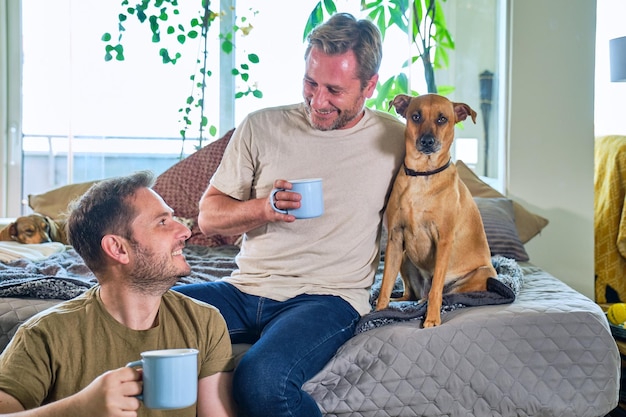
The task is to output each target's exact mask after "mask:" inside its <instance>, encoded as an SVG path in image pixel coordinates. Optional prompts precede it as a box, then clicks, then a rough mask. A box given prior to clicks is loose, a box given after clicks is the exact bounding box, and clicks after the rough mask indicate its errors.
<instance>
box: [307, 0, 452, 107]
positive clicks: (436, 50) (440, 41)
mask: <svg viewBox="0 0 626 417" xmlns="http://www.w3.org/2000/svg"><path fill="white" fill-rule="evenodd" d="M442 1H445V0H413V1H410V0H373V1H371V0H370V1H367V0H361V11H363V12H365V13H366V14H367V17H368V18H369V19H370V20H371V21H372V22H374V23H375V24H376V25H377V26H378V29H379V30H380V32H381V35H382V37H383V39H384V38H385V35H386V33H387V31H388V30H389V29H391V28H393V27H396V28H397V29H399V30H401V31H402V32H404V33H405V34H406V35H407V37H408V39H410V40H411V44H412V47H413V50H414V51H415V55H413V56H410V57H409V58H408V59H407V60H406V61H405V62H404V64H403V68H404V69H405V71H403V72H400V73H399V74H397V75H394V76H392V77H390V78H389V79H388V80H386V81H384V82H380V83H379V85H378V86H377V90H378V94H377V96H376V98H373V99H370V100H369V101H368V103H367V104H368V105H369V106H371V107H374V108H378V109H383V110H387V107H388V104H387V103H388V102H389V101H390V100H391V99H393V97H395V96H396V95H397V94H401V93H402V94H407V93H410V94H417V92H415V91H413V90H411V88H410V85H409V77H408V76H407V71H408V69H410V67H411V65H413V64H415V63H416V62H417V61H421V62H422V65H423V67H424V77H425V81H426V86H427V90H428V92H429V93H439V94H447V93H449V92H451V91H452V89H453V88H452V87H444V86H439V87H438V86H437V83H436V81H435V69H442V68H447V67H448V64H449V56H448V51H450V50H453V49H454V40H453V39H452V36H451V35H450V32H449V31H448V29H447V27H446V21H445V16H444V13H443V8H442V4H441V2H442ZM336 12H337V5H336V4H335V1H334V0H321V1H319V2H318V3H317V4H316V5H315V7H314V8H313V11H312V12H311V14H310V15H309V19H308V21H307V23H306V26H305V28H304V35H303V38H304V39H306V37H307V36H308V34H309V33H310V32H311V31H312V30H313V28H314V27H315V26H317V25H318V24H320V23H321V22H323V21H324V20H325V19H326V17H327V16H329V15H332V14H334V13H336Z"/></svg>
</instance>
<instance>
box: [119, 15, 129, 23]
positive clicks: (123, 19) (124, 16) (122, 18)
mask: <svg viewBox="0 0 626 417" xmlns="http://www.w3.org/2000/svg"><path fill="white" fill-rule="evenodd" d="M117 19H118V20H119V21H120V22H125V21H126V19H128V17H127V16H126V15H125V14H123V13H120V14H118V15H117Z"/></svg>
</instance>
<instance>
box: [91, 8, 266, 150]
mask: <svg viewBox="0 0 626 417" xmlns="http://www.w3.org/2000/svg"><path fill="white" fill-rule="evenodd" d="M186 1H189V0H186ZM199 3H200V4H199V7H198V10H197V13H196V14H195V16H193V17H191V18H190V19H189V18H184V17H182V16H181V11H180V6H179V1H178V0H141V1H140V2H139V3H137V4H134V5H131V4H130V2H129V1H128V0H123V1H122V2H121V7H122V9H123V11H122V12H120V13H119V14H118V25H117V37H116V38H115V40H113V39H114V38H113V36H112V35H111V34H110V33H108V32H107V33H104V34H103V35H102V41H103V42H105V47H104V50H105V55H104V60H105V61H113V60H116V61H124V60H125V56H124V45H123V42H122V41H123V35H124V32H125V31H126V24H127V22H128V20H129V18H132V17H134V18H135V19H136V20H137V21H138V22H139V23H140V24H144V25H147V26H148V27H149V30H150V36H151V40H152V42H153V43H161V42H163V40H164V38H168V39H173V40H175V42H173V43H174V44H179V45H183V44H185V43H186V42H188V41H196V40H199V41H200V42H201V49H200V56H199V57H197V58H196V64H197V70H196V73H195V74H192V75H191V76H190V81H191V84H192V88H191V93H190V95H189V96H188V97H187V98H186V99H185V105H184V106H183V107H181V108H180V109H179V110H178V111H179V113H180V114H181V119H180V122H181V124H182V128H181V129H180V132H179V133H180V135H181V137H182V139H183V147H184V141H185V139H186V138H187V134H188V131H189V129H190V128H191V127H192V126H193V125H194V123H195V124H196V128H197V132H198V139H199V144H198V148H201V147H202V142H203V139H204V137H205V132H206V131H207V130H208V133H209V134H210V135H211V136H213V137H215V136H216V134H217V128H216V127H215V125H212V124H211V125H210V121H209V119H208V118H207V116H206V115H205V96H206V88H207V77H210V76H211V75H212V71H211V69H210V68H209V67H208V66H207V63H208V56H209V52H210V51H209V46H208V45H209V44H208V40H209V39H208V38H209V37H208V33H209V29H210V27H211V25H212V24H213V23H214V22H215V21H216V20H218V19H219V18H220V16H221V13H218V12H214V11H213V10H212V9H211V7H210V6H211V2H210V0H199ZM240 20H241V23H240V24H239V25H234V26H233V27H232V30H231V31H229V32H227V33H222V34H220V35H219V39H220V47H221V49H222V51H224V52H226V53H228V54H230V53H233V52H234V49H235V43H234V42H233V39H234V36H235V34H236V33H237V32H240V33H241V34H243V35H247V34H248V33H249V32H250V30H251V29H252V26H251V25H249V24H246V22H247V20H248V19H247V17H242V18H241V19H240ZM159 56H160V57H161V59H162V62H163V64H172V65H175V64H176V63H177V62H178V60H179V59H181V58H182V54H181V52H179V51H177V50H175V49H172V48H168V47H165V46H163V47H162V48H160V49H159ZM258 63H259V57H258V55H257V54H254V53H251V54H248V55H247V62H244V63H242V64H240V65H239V67H238V68H233V69H232V70H231V74H232V75H233V76H235V77H239V79H241V81H242V82H243V84H244V85H245V86H246V89H245V90H244V91H239V92H237V93H236V95H235V98H241V97H244V96H247V95H250V94H251V95H252V96H254V97H257V98H262V97H263V93H262V92H261V91H260V90H258V89H257V88H256V87H255V86H254V84H251V83H250V82H249V81H250V69H251V66H252V65H254V64H258ZM194 109H198V110H199V114H200V115H199V120H196V121H195V122H194V120H193V116H192V112H193V111H194ZM181 149H182V148H181ZM181 157H182V150H181Z"/></svg>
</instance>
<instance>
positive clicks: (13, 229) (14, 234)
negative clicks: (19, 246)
mask: <svg viewBox="0 0 626 417" xmlns="http://www.w3.org/2000/svg"><path fill="white" fill-rule="evenodd" d="M9 236H10V237H11V238H12V239H15V238H17V222H13V223H11V224H9Z"/></svg>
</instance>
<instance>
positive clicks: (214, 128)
mask: <svg viewBox="0 0 626 417" xmlns="http://www.w3.org/2000/svg"><path fill="white" fill-rule="evenodd" d="M209 134H210V135H211V136H215V135H217V127H215V126H214V125H211V127H210V128H209Z"/></svg>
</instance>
